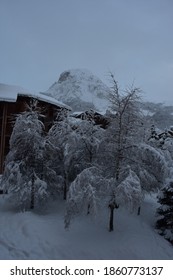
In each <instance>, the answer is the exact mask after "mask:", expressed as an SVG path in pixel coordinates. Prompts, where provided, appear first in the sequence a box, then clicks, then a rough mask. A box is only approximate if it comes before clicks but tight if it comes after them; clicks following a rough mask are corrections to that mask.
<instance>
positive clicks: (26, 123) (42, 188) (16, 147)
mask: <svg viewBox="0 0 173 280" xmlns="http://www.w3.org/2000/svg"><path fill="white" fill-rule="evenodd" d="M43 132H44V126H43V123H42V122H41V121H40V120H39V113H38V112H37V111H33V110H32V108H28V111H26V112H24V113H21V114H20V115H18V116H17V117H16V121H15V124H14V128H13V132H12V135H11V138H10V152H9V153H8V155H7V157H6V161H5V170H4V174H3V178H2V180H3V186H4V188H5V191H7V192H8V193H9V194H10V195H11V196H12V197H14V199H13V201H14V202H15V203H16V204H17V203H20V204H21V206H22V207H23V208H31V209H33V208H34V207H35V204H36V202H38V201H39V200H42V199H45V198H46V197H47V195H48V192H47V182H45V180H44V170H45V168H44V165H45V162H44V145H45V142H44V136H43V134H44V133H43Z"/></svg>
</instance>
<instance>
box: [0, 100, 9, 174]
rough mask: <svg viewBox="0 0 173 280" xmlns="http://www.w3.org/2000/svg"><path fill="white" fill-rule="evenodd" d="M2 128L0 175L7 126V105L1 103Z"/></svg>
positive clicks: (0, 172)
mask: <svg viewBox="0 0 173 280" xmlns="http://www.w3.org/2000/svg"><path fill="white" fill-rule="evenodd" d="M3 105H4V106H3V114H2V126H1V143H0V174H2V172H3V169H4V168H3V166H4V153H5V135H6V125H7V107H8V103H6V102H4V103H3Z"/></svg>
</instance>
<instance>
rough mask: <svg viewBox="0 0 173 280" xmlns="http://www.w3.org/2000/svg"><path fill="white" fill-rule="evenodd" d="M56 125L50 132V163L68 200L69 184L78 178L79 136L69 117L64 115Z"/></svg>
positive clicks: (48, 137)
mask: <svg viewBox="0 0 173 280" xmlns="http://www.w3.org/2000/svg"><path fill="white" fill-rule="evenodd" d="M60 115H61V118H60V116H59V119H58V120H57V121H56V122H55V123H54V125H53V126H52V127H51V129H50V130H49V132H48V135H47V139H48V143H49V155H50V158H49V162H50V167H51V169H53V170H54V171H55V173H56V174H57V181H58V182H57V183H58V184H59V185H60V186H61V188H62V190H63V196H64V199H66V195H67V191H68V188H69V182H70V181H73V180H74V178H75V177H76V175H77V174H76V173H77V171H76V169H77V168H75V165H77V162H78V161H77V157H78V151H77V135H76V132H75V130H73V129H72V125H71V123H70V120H69V117H68V116H66V115H63V112H62V114H60Z"/></svg>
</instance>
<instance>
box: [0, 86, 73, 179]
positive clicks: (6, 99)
mask: <svg viewBox="0 0 173 280" xmlns="http://www.w3.org/2000/svg"><path fill="white" fill-rule="evenodd" d="M33 100H37V107H38V108H40V110H41V112H42V113H43V115H44V116H45V117H44V119H43V121H44V124H45V129H46V130H48V129H49V128H50V126H51V125H52V123H53V121H54V119H55V117H56V115H57V111H58V110H62V109H64V110H70V109H71V108H70V107H69V106H67V105H65V104H63V103H62V102H59V101H58V100H56V99H54V98H52V97H50V96H47V95H45V94H43V93H37V94H34V93H28V92H27V91H25V90H24V89H22V88H19V87H17V86H10V85H5V84H0V174H1V173H2V172H3V168H4V160H5V157H6V155H7V153H8V151H9V140H10V136H11V133H12V130H13V123H14V118H15V115H16V114H19V113H21V112H24V111H25V110H26V108H27V106H28V105H30V104H31V102H32V101H33Z"/></svg>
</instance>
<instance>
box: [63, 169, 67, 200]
mask: <svg viewBox="0 0 173 280" xmlns="http://www.w3.org/2000/svg"><path fill="white" fill-rule="evenodd" d="M67 187H68V179H67V175H66V172H64V190H63V199H64V200H66V199H67Z"/></svg>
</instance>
